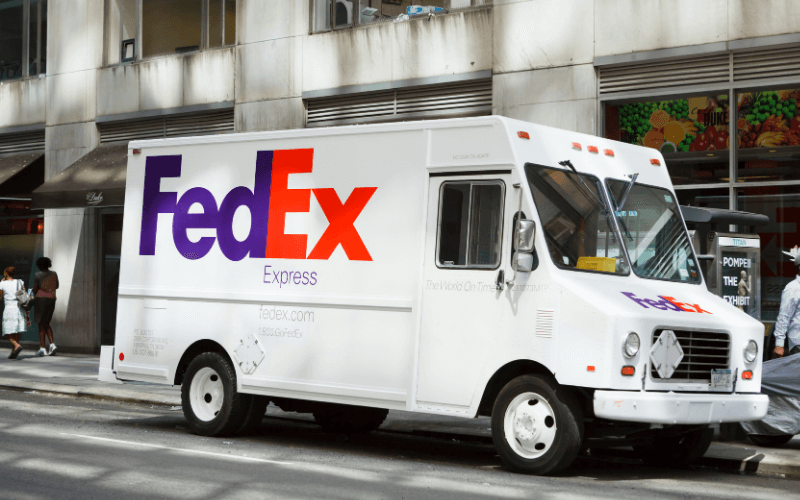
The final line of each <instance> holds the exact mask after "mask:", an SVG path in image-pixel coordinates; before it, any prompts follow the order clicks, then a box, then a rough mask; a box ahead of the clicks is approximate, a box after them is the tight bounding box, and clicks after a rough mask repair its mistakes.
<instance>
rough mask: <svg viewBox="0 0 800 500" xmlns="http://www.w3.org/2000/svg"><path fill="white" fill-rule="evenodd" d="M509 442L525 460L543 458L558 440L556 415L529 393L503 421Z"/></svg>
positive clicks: (513, 404) (516, 401)
mask: <svg viewBox="0 0 800 500" xmlns="http://www.w3.org/2000/svg"><path fill="white" fill-rule="evenodd" d="M503 427H504V431H505V436H506V441H507V442H508V445H509V446H511V449H512V450H514V452H515V453H517V454H518V455H519V456H521V457H523V458H529V459H530V458H539V457H541V456H542V455H544V454H545V453H547V452H548V451H550V448H551V447H552V446H553V442H554V441H555V439H556V430H557V426H556V415H555V412H553V408H552V407H551V406H550V404H549V403H548V402H547V400H545V399H544V398H543V397H542V396H540V395H539V394H536V393H534V392H525V393H523V394H520V395H519V396H517V397H515V398H514V400H513V401H511V404H509V405H508V408H506V415H505V418H504V419H503Z"/></svg>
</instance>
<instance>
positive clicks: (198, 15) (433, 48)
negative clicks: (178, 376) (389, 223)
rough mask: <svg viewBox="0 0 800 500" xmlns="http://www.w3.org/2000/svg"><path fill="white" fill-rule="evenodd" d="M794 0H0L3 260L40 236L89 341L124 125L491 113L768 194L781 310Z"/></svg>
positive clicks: (327, 121)
mask: <svg viewBox="0 0 800 500" xmlns="http://www.w3.org/2000/svg"><path fill="white" fill-rule="evenodd" d="M797 7H798V6H797V3H796V2H792V1H790V0H702V1H697V0H674V1H670V2H665V1H661V0H395V1H390V0H258V1H256V0H169V1H165V0H0V210H1V211H2V214H1V215H2V217H0V265H2V266H3V267H5V266H7V265H15V266H16V267H17V269H18V273H17V275H18V277H22V278H23V279H24V280H26V281H27V282H28V283H30V282H31V277H32V273H33V270H32V269H31V268H32V265H31V264H32V262H33V261H34V260H35V258H36V257H38V256H40V255H46V256H49V257H51V258H52V259H53V262H54V265H55V266H54V269H55V270H57V271H58V273H59V276H60V279H61V288H60V289H59V292H58V293H59V297H58V306H57V310H56V315H55V319H54V329H55V331H56V335H57V338H58V339H59V345H60V346H63V347H64V348H69V349H73V350H79V351H96V350H98V349H99V346H100V345H101V343H102V342H108V341H110V339H112V338H113V330H114V323H115V307H116V305H115V304H116V296H117V287H116V281H115V280H116V273H117V270H118V268H119V249H120V245H121V237H120V234H121V233H120V230H121V224H122V206H121V205H122V200H123V199H124V168H125V162H126V151H127V143H128V141H130V140H133V139H138V138H154V137H176V136H181V135H197V134H217V133H233V132H250V131H264V130H277V129H290V128H303V127H319V126H340V125H347V124H360V123H371V122H379V121H401V120H412V119H432V118H441V117H454V116H475V115H484V114H492V113H494V114H499V115H505V116H509V117H512V118H519V119H523V120H528V121H532V122H537V123H542V124H546V125H552V126H556V127H561V128H565V129H570V130H575V131H580V132H585V133H589V134H596V135H606V136H608V137H611V138H615V139H618V140H624V141H627V142H635V143H639V144H643V145H646V146H650V147H655V148H659V149H661V150H662V151H663V152H664V154H665V156H666V157H667V160H668V164H669V168H670V172H671V174H672V175H673V179H674V182H675V184H676V187H677V189H678V194H679V197H680V198H681V200H680V201H681V202H682V203H684V204H688V203H690V204H693V205H705V206H722V207H726V208H739V209H742V210H748V211H753V212H760V213H765V214H767V215H769V216H770V218H771V219H772V223H771V225H770V226H767V227H765V228H761V236H762V249H763V260H762V269H761V275H762V301H763V306H764V307H763V311H764V312H763V318H764V320H765V321H774V319H775V314H776V312H777V304H776V301H777V300H779V298H780V290H781V289H782V287H783V285H784V284H785V283H786V282H787V281H788V280H789V279H791V278H793V276H794V271H793V269H792V268H791V265H789V264H787V263H786V261H785V260H781V258H780V252H779V250H780V249H781V248H786V247H791V246H793V245H795V244H799V243H800V236H799V235H798V233H797V229H798V228H797V224H798V222H800V162H799V158H800V135H799V134H800V109H798V108H800V90H798V89H800V9H798V8H797ZM728 103H736V104H737V105H736V106H733V105H731V106H729V105H728ZM398 147H402V145H398ZM29 286H30V284H29ZM24 338H25V340H28V341H34V340H35V339H36V335H35V326H34V328H32V329H31V330H30V331H29V332H28V334H26V336H25V337H24Z"/></svg>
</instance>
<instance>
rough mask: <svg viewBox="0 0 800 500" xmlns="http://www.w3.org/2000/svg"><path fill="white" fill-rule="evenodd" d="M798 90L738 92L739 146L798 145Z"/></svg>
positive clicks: (799, 94) (799, 127)
mask: <svg viewBox="0 0 800 500" xmlns="http://www.w3.org/2000/svg"><path fill="white" fill-rule="evenodd" d="M798 109H800V90H779V91H767V92H754V93H749V94H740V95H739V103H738V110H739V116H740V118H739V119H738V120H737V122H736V127H737V129H738V130H739V147H740V148H758V147H762V148H774V147H779V146H798V145H800V113H798Z"/></svg>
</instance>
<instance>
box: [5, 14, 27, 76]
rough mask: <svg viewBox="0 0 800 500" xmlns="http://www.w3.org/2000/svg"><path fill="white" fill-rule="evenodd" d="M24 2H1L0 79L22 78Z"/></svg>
mask: <svg viewBox="0 0 800 500" xmlns="http://www.w3.org/2000/svg"><path fill="white" fill-rule="evenodd" d="M22 12H23V5H22V2H0V81H2V80H10V79H12V78H22V61H23V59H22V28H23V25H22Z"/></svg>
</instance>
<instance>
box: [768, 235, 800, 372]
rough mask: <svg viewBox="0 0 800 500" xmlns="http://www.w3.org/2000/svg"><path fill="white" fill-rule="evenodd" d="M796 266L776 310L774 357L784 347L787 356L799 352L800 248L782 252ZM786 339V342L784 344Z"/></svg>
mask: <svg viewBox="0 0 800 500" xmlns="http://www.w3.org/2000/svg"><path fill="white" fill-rule="evenodd" d="M784 253H786V254H787V255H789V256H790V257H791V258H792V259H793V260H794V264H795V266H797V267H798V270H797V278H796V279H794V280H792V281H791V282H790V283H789V284H788V285H786V288H784V289H783V293H782V294H781V308H780V311H779V312H778V321H777V322H776V323H775V350H774V351H773V352H774V353H775V357H776V358H781V357H783V355H784V352H785V351H784V348H785V349H787V350H788V351H789V356H791V355H793V354H798V353H800V250H798V248H797V247H794V248H793V249H792V250H791V251H790V252H784ZM787 339H788V344H789V345H785V344H786V342H787Z"/></svg>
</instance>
